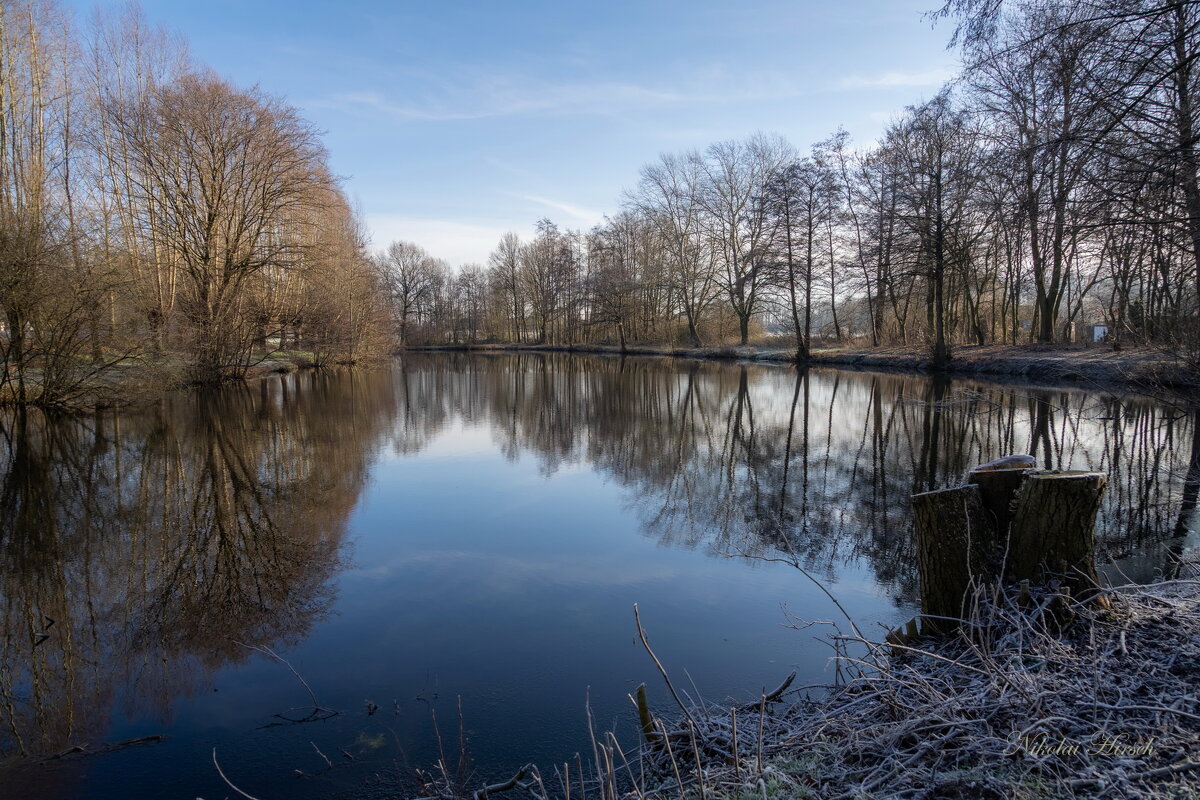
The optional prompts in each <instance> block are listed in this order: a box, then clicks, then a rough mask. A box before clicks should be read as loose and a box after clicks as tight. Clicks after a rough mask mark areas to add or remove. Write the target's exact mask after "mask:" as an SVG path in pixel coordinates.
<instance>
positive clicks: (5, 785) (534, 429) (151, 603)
mask: <svg viewBox="0 0 1200 800" xmlns="http://www.w3.org/2000/svg"><path fill="white" fill-rule="evenodd" d="M0 427H2V428H3V439H2V441H0V456H2V457H3V459H4V463H3V466H2V467H0V469H2V470H3V474H2V478H3V486H2V491H3V497H2V498H0V595H2V596H3V600H4V604H3V607H2V608H3V616H2V617H0V624H2V625H3V629H2V631H0V762H3V761H5V760H7V761H8V762H9V763H8V766H7V767H0V796H3V797H5V798H26V797H27V798H35V799H36V800H46V799H47V798H84V799H93V800H100V799H101V798H105V799H106V798H127V797H130V796H138V797H143V796H144V797H179V798H189V799H190V798H195V797H200V798H207V800H216V799H217V798H223V797H227V796H230V795H231V791H230V789H229V787H228V786H226V785H225V784H224V783H223V782H222V781H221V778H220V777H219V775H218V774H217V771H216V768H215V767H214V763H213V752H214V749H215V751H216V753H217V756H218V759H219V763H220V766H221V768H222V770H224V772H225V774H226V775H228V776H229V778H230V779H231V780H233V781H234V782H235V783H236V784H237V785H238V787H239V788H241V789H242V790H244V791H246V792H248V793H250V794H252V795H254V796H256V797H259V798H262V800H271V799H272V798H284V797H287V798H317V797H321V798H325V797H346V798H351V797H366V798H371V797H389V796H395V795H396V794H398V793H400V792H401V791H402V790H403V789H404V788H405V787H406V786H407V787H409V788H411V783H409V784H405V783H404V781H405V780H406V779H407V777H409V776H411V775H412V774H413V771H414V770H415V769H426V770H430V769H432V768H433V766H434V764H435V763H436V762H437V761H438V759H439V758H444V759H445V763H446V765H447V768H448V769H449V770H450V771H451V772H455V771H457V770H459V769H460V768H462V769H466V770H471V771H473V774H474V775H475V776H476V778H477V779H478V781H482V780H484V779H493V780H494V779H497V778H501V779H502V778H504V777H507V776H508V775H509V774H511V773H512V772H513V771H514V770H515V769H516V768H517V767H518V766H520V765H522V764H524V763H525V762H527V761H533V762H536V763H538V764H540V765H542V767H543V768H544V769H546V770H551V769H552V767H553V765H555V764H560V765H561V764H562V763H564V762H566V761H572V762H574V758H575V756H576V754H577V753H580V754H582V755H583V758H584V760H585V762H586V759H587V758H588V755H589V754H590V753H591V745H590V739H589V736H588V711H589V709H590V713H591V716H592V717H593V718H594V720H595V726H596V728H597V729H598V730H604V729H608V728H612V727H614V726H615V727H616V729H617V731H618V732H619V735H620V736H621V737H622V738H623V740H624V741H625V742H626V743H627V744H632V743H633V742H634V740H635V739H636V736H635V727H634V725H635V723H634V719H635V717H634V714H633V712H632V707H631V703H630V700H629V698H628V695H629V694H630V693H632V692H633V691H634V689H635V687H636V686H637V685H638V684H639V683H642V682H645V683H646V684H647V686H648V688H649V693H650V697H651V701H652V705H653V706H654V707H655V708H656V709H660V710H662V711H664V712H666V713H670V710H671V704H670V698H669V695H668V694H667V692H666V690H665V687H664V686H663V685H662V683H661V681H660V680H659V678H658V675H657V672H656V671H655V668H654V665H653V663H652V662H651V661H650V660H649V658H648V657H647V655H646V653H645V651H644V650H643V648H642V645H641V643H640V642H639V641H638V638H637V630H636V627H635V625H634V617H633V606H634V604H635V603H637V604H638V607H639V611H640V614H641V617H642V620H643V622H644V624H645V627H646V632H647V634H648V635H649V637H650V641H651V643H652V645H653V646H654V648H655V650H656V652H657V654H658V655H659V656H660V658H661V659H662V660H663V662H664V663H665V665H666V667H667V668H668V669H669V670H670V671H671V673H672V675H673V678H674V680H675V682H676V684H677V685H678V686H679V687H680V688H681V689H685V690H686V692H687V693H688V694H689V695H691V696H693V697H700V698H703V699H704V700H706V701H711V702H744V701H747V700H750V699H753V698H756V697H758V695H759V693H760V692H761V691H762V690H763V689H764V688H766V689H768V690H769V689H770V688H772V687H773V686H775V685H776V684H778V683H779V682H780V680H781V679H782V678H784V677H785V676H786V675H787V674H788V673H789V672H791V671H792V670H796V671H797V673H798V676H799V677H798V679H797V684H798V685H799V684H818V683H828V682H831V681H833V680H834V679H835V677H836V676H835V674H834V670H833V669H832V667H831V666H830V663H829V662H830V656H831V654H832V650H831V649H830V646H829V644H828V642H827V640H826V639H825V638H824V637H826V636H827V635H828V633H829V632H830V630H831V629H830V628H829V627H828V626H820V625H818V626H812V627H805V623H806V622H812V621H828V622H835V623H836V622H841V623H842V624H843V625H845V624H846V623H845V619H844V617H843V616H842V612H841V611H840V610H839V609H838V607H837V606H835V605H834V603H832V602H831V601H830V600H829V598H828V597H827V596H826V595H825V593H824V588H827V589H828V590H829V591H830V592H832V593H833V595H834V596H835V597H836V598H837V599H838V601H839V602H840V604H841V606H842V607H844V609H845V612H846V613H847V614H849V615H850V616H851V617H853V618H854V620H855V621H856V622H857V623H858V625H859V626H860V627H861V628H862V629H863V630H864V631H866V632H868V633H875V634H878V635H880V636H882V633H883V631H884V629H885V628H887V627H890V626H895V625H897V624H899V623H902V622H903V621H905V620H907V619H908V618H910V617H911V616H912V615H913V613H914V610H915V604H914V599H915V594H916V586H917V584H916V581H917V576H916V572H915V567H914V563H915V557H914V550H913V543H912V538H911V534H910V519H909V505H908V498H909V496H910V495H911V494H912V493H914V492H920V491H925V490H928V489H933V488H938V487H943V486H947V485H951V484H955V483H957V482H958V481H959V479H960V478H961V477H962V475H963V473H964V472H965V471H966V470H967V468H969V467H971V466H973V465H975V464H977V463H980V462H984V461H988V460H990V459H992V458H994V457H996V456H999V455H1005V454H1009V453H1021V452H1030V453H1033V454H1034V455H1036V456H1037V458H1038V460H1039V463H1040V465H1043V466H1049V467H1054V468H1077V469H1092V470H1103V471H1105V472H1107V473H1109V475H1110V483H1109V489H1108V493H1107V495H1106V498H1105V501H1104V506H1103V510H1102V515H1101V519H1100V521H1099V523H1098V532H1099V537H1100V544H1101V553H1102V558H1103V561H1104V563H1105V564H1106V565H1107V566H1106V568H1105V574H1106V575H1107V576H1108V577H1109V578H1110V579H1113V580H1118V581H1120V582H1126V581H1145V580H1150V579H1153V578H1154V577H1155V575H1156V574H1158V573H1160V572H1161V571H1162V570H1163V569H1164V567H1165V566H1166V565H1167V564H1168V563H1169V562H1170V560H1171V558H1172V557H1173V556H1177V555H1178V554H1180V553H1182V552H1183V551H1184V550H1186V549H1188V548H1190V547H1191V546H1193V544H1194V539H1195V533H1194V532H1193V528H1194V527H1195V523H1194V521H1193V519H1192V515H1193V509H1194V507H1195V502H1196V494H1195V488H1196V478H1197V477H1198V476H1197V470H1200V430H1198V428H1197V413H1196V412H1195V411H1194V410H1189V409H1186V408H1182V407H1179V406H1176V405H1173V404H1171V403H1167V402H1165V401H1161V400H1153V399H1150V398H1146V397H1140V396H1135V395H1122V394H1114V393H1109V392H1103V391H1086V390H1082V389H1045V388H1031V387H1026V386H1016V385H1001V384H985V383H979V382H974V381H953V382H950V381H946V380H941V379H932V378H929V377H925V376H906V375H894V374H878V373H860V372H848V371H835V370H823V369H813V370H809V371H807V372H798V371H796V370H794V369H792V368H790V367H787V366H768V365H754V364H739V363H728V362H727V363H716V362H700V361H673V360H667V359H654V358H624V359H622V358H619V357H615V356H614V357H606V356H572V355H566V354H539V353H521V354H506V355H500V354H486V355H468V354H427V355H411V356H406V357H404V358H403V359H402V360H399V361H397V362H396V363H395V364H394V365H393V366H391V367H390V368H388V369H379V370H373V371H353V372H350V371H348V372H345V373H341V374H328V373H326V374H316V373H302V374H294V375H288V376H281V377H276V378H271V379H267V380H264V381H261V382H257V383H252V384H248V385H238V386H230V387H228V388H224V389H221V390H219V391H213V392H209V393H199V392H196V393H182V394H178V395H173V396H171V397H169V398H167V399H165V400H163V401H161V402H160V403H158V404H156V405H154V406H153V407H150V408H141V409H138V410H123V411H103V412H97V413H96V414H94V415H90V416H64V417H54V416H46V415H43V414H40V413H33V412H30V413H28V414H26V415H16V414H12V413H10V414H8V415H7V416H4V417H3V418H2V419H0ZM1189 466H1190V467H1191V469H1192V480H1191V481H1190V482H1189V481H1188V480H1186V477H1187V474H1188V469H1189ZM792 560H794V561H795V562H797V563H798V564H799V566H801V567H803V568H804V569H803V571H802V570H798V569H796V568H795V567H794V566H792V565H791V564H789V563H787V562H788V561H792ZM822 587H824V588H822ZM317 706H319V707H320V709H326V710H321V711H316V710H315V707H317ZM334 712H337V713H336V714H334ZM306 718H311V719H309V720H308V721H304V722H294V721H293V720H304V719H306ZM142 737H161V738H151V739H148V740H146V741H141V742H140V743H139V742H135V743H132V744H122V743H128V742H130V740H139V739H142ZM113 745H121V746H115V747H114V746H113ZM77 747H83V748H84V750H83V752H79V751H74V752H72V750H73V749H74V748H77ZM55 756H60V757H55ZM464 756H465V757H464ZM326 757H327V758H328V760H329V763H331V764H332V768H330V766H329V763H327V762H326V760H325V759H326ZM14 762H15V763H16V766H13V763H14ZM460 762H462V763H461V767H460Z"/></svg>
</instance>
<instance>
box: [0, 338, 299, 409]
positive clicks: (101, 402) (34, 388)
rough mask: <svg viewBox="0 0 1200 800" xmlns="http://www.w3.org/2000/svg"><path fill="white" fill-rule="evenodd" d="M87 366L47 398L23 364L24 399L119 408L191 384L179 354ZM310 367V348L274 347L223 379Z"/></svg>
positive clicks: (6, 395)
mask: <svg viewBox="0 0 1200 800" xmlns="http://www.w3.org/2000/svg"><path fill="white" fill-rule="evenodd" d="M87 369H90V367H81V372H82V373H83V374H82V375H81V376H80V377H79V378H77V379H76V380H75V381H73V382H70V386H69V388H67V389H65V390H64V391H62V392H61V394H60V395H58V396H56V397H55V399H54V400H53V401H52V402H40V401H39V396H40V394H41V387H40V385H39V381H38V378H39V373H38V371H37V370H29V371H28V372H27V374H26V386H25V390H26V397H27V398H29V405H31V406H37V407H45V408H52V409H57V410H62V411H69V412H89V411H95V410H96V409H103V408H118V407H120V408H123V407H128V406H138V405H144V404H146V403H150V402H153V401H155V400H158V399H159V398H161V397H163V396H164V395H166V394H168V393H170V392H175V391H180V390H183V389H186V388H188V387H189V386H193V385H196V384H193V383H191V382H189V380H188V378H187V362H186V361H185V360H184V359H183V358H182V357H179V356H172V355H166V356H163V357H159V358H150V357H145V356H131V357H126V358H117V359H113V361H112V362H110V363H107V364H105V365H103V367H101V368H98V369H97V370H96V372H95V374H91V375H88V374H86V370H87ZM312 369H320V366H319V365H318V364H317V363H316V362H315V361H314V359H313V354H312V353H309V352H306V351H301V350H288V351H275V352H273V353H269V354H263V355H260V356H259V357H257V358H255V359H254V360H253V363H252V364H251V365H250V366H249V367H247V368H246V370H245V373H244V374H243V375H242V376H241V377H238V378H231V379H230V380H229V382H231V383H234V382H251V381H256V380H261V379H263V378H266V377H269V376H272V375H286V374H288V373H291V372H298V371H302V370H312ZM15 404H16V400H15V387H13V386H12V385H11V384H10V385H8V386H5V387H3V388H2V389H0V405H15Z"/></svg>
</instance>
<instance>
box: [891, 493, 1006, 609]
mask: <svg viewBox="0 0 1200 800" xmlns="http://www.w3.org/2000/svg"><path fill="white" fill-rule="evenodd" d="M912 503H913V521H914V525H915V526H916V531H917V560H918V567H919V569H920V577H921V610H922V611H923V613H924V617H923V622H924V626H925V628H927V629H930V630H932V631H934V632H944V631H947V630H950V629H953V628H954V627H955V626H956V625H957V623H956V622H954V620H958V619H961V618H962V617H963V616H964V611H965V609H964V607H963V603H964V602H965V600H966V599H967V598H968V597H969V596H970V595H971V593H972V591H973V589H974V587H975V586H978V585H980V584H981V583H990V582H991V581H992V580H994V578H995V571H996V569H995V564H996V557H995V550H996V528H995V524H994V522H993V520H992V515H991V514H989V513H988V511H987V510H986V509H985V508H984V505H983V500H982V498H981V495H980V492H979V487H978V486H974V485H971V486H959V487H958V488H956V489H941V490H938V491H936V492H925V493H923V494H916V495H913V498H912ZM943 618H946V619H943Z"/></svg>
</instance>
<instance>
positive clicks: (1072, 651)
mask: <svg viewBox="0 0 1200 800" xmlns="http://www.w3.org/2000/svg"><path fill="white" fill-rule="evenodd" d="M1108 594H1109V596H1110V597H1111V598H1112V607H1111V608H1110V609H1107V610H1099V609H1095V608H1093V607H1084V606H1081V605H1076V604H1072V605H1071V606H1070V607H1071V609H1072V611H1073V620H1072V622H1071V623H1070V624H1069V625H1067V626H1066V627H1065V629H1062V630H1060V629H1059V628H1060V626H1059V625H1058V624H1057V623H1056V622H1055V619H1061V618H1062V617H1061V614H1062V611H1061V609H1062V608H1063V607H1064V598H1063V597H1062V596H1060V595H1054V594H1052V593H1048V592H1047V593H1043V594H1041V595H1040V602H1038V601H1037V600H1035V601H1033V602H1027V601H1019V600H1018V596H1017V594H1016V593H1015V592H1014V593H996V594H994V595H993V596H991V597H988V598H986V599H984V600H982V601H980V602H979V603H978V605H977V608H976V613H975V614H974V615H973V619H972V621H971V622H970V623H968V624H966V625H964V627H963V629H962V632H961V633H960V634H959V635H957V636H954V637H951V638H946V639H940V640H928V641H915V642H910V643H908V644H905V645H900V646H894V645H888V644H882V643H877V642H871V641H867V640H866V639H864V638H862V637H861V636H859V635H857V634H856V635H844V634H842V633H840V632H839V633H836V634H835V635H833V636H832V637H831V640H832V642H833V644H834V646H835V649H836V652H837V661H838V666H839V668H840V669H841V671H842V672H845V673H848V674H849V678H848V679H847V680H846V681H844V682H842V683H840V684H839V685H834V686H819V687H806V688H804V689H798V690H793V691H791V692H788V693H787V694H789V695H791V699H790V701H783V700H780V699H778V698H762V699H760V701H759V702H758V703H752V704H750V705H748V706H743V707H741V708H729V707H715V706H711V705H692V706H690V707H689V708H687V709H681V713H680V714H679V715H678V716H677V717H676V718H675V719H674V720H665V719H661V718H659V719H655V720H654V723H653V724H654V731H653V733H652V734H650V735H649V736H648V737H646V738H647V739H648V741H643V742H641V743H640V744H639V743H637V742H625V743H619V742H618V741H617V738H616V737H615V736H614V735H613V734H611V733H608V734H604V735H600V736H597V735H593V737H592V742H593V747H592V753H591V754H590V755H591V758H590V764H587V763H583V762H577V763H576V764H563V765H559V766H558V767H557V768H555V769H554V770H553V777H552V778H551V777H550V774H549V773H547V775H546V780H543V775H542V773H541V772H539V771H538V770H537V769H536V768H535V767H533V766H527V767H526V768H524V769H523V770H522V771H521V773H519V774H518V775H517V776H514V779H513V780H511V781H506V782H504V783H503V784H496V785H493V786H491V787H487V788H486V789H480V790H476V791H474V792H466V791H463V790H462V787H455V786H454V785H453V784H452V782H450V781H448V780H431V781H430V782H429V784H428V786H427V791H428V794H429V796H430V797H431V798H438V799H439V800H450V798H458V797H463V796H467V795H474V800H482V798H483V797H484V796H486V795H488V794H497V793H499V792H501V791H509V790H521V791H524V792H527V793H529V794H531V795H533V796H534V797H536V798H538V800H550V798H551V797H555V798H572V797H573V798H576V800H587V798H592V799H593V800H626V799H627V798H628V799H630V800H632V799H634V798H639V799H640V798H658V797H661V798H676V799H677V800H782V798H805V797H815V798H838V799H839V800H850V799H851V798H894V799H896V800H899V799H900V798H925V799H927V800H932V799H933V798H941V799H944V800H951V799H952V798H963V799H964V800H966V799H967V798H972V799H974V798H985V799H986V798H997V799H999V798H1028V799H1029V800H1033V799H1034V798H1081V797H1088V798H1150V797H1154V798H1195V797H1198V796H1200V698H1198V697H1197V691H1196V689H1197V686H1198V685H1200V613H1198V612H1200V581H1197V580H1179V581H1170V582H1163V583H1159V584H1156V585H1153V586H1127V587H1121V588H1120V589H1115V590H1110V591H1109V592H1108ZM1035 597H1037V596H1036V595H1035ZM1051 608H1057V609H1059V611H1058V614H1059V616H1057V617H1055V616H1054V615H1052V614H1051V613H1050V611H1049V610H1048V609H1051ZM668 680H669V679H668ZM631 699H632V698H631ZM639 733H640V732H639Z"/></svg>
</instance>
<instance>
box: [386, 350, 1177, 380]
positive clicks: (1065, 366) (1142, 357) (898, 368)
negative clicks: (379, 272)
mask: <svg viewBox="0 0 1200 800" xmlns="http://www.w3.org/2000/svg"><path fill="white" fill-rule="evenodd" d="M414 352H472V353H521V352H534V353H538V352H541V353H575V354H580V355H588V354H595V355H625V356H657V357H667V358H681V359H700V360H708V361H748V362H756V363H768V364H792V365H796V364H798V362H797V360H796V357H795V353H794V351H793V350H792V349H790V348H783V347H778V346H769V345H749V346H746V347H742V346H718V347H675V346H670V345H630V346H628V347H626V348H625V349H624V350H622V349H621V348H620V347H619V346H617V345H608V344H581V345H552V344H545V345H540V344H491V343H488V344H446V345H415V346H411V347H407V348H403V349H400V350H398V351H397V355H403V354H404V353H414ZM808 366H818V367H834V368H839V369H859V370H871V371H888V372H902V373H909V374H920V375H945V376H948V377H975V378H980V379H986V380H996V379H1005V378H1007V379H1017V380H1023V381H1030V382H1035V383H1044V384H1051V385H1063V384H1066V385H1072V386H1080V387H1092V388H1105V387H1107V388H1122V387H1127V388H1134V389H1138V390H1141V391H1148V390H1149V391H1155V390H1157V391H1162V390H1167V391H1176V392H1177V391H1185V390H1190V389H1196V388H1200V376H1198V375H1191V374H1189V373H1188V372H1187V371H1186V370H1184V369H1183V368H1181V367H1180V365H1179V362H1178V360H1177V359H1175V358H1173V357H1171V356H1170V355H1169V354H1167V353H1165V352H1163V351H1161V350H1154V349H1151V348H1128V349H1125V350H1121V351H1113V350H1112V349H1111V348H1109V347H1105V346H1102V345H1095V346H1091V347H1082V346H1078V345H1075V346H1063V345H1032V344H1031V345H985V346H969V347H967V346H963V347H959V348H956V349H955V350H954V351H953V357H952V359H951V361H950V364H949V365H948V366H947V367H946V368H944V369H941V370H935V369H933V366H932V359H931V357H930V356H929V354H928V353H927V352H925V351H924V350H922V349H919V348H912V347H900V346H896V347H874V348H872V347H862V348H856V347H818V348H814V350H813V353H812V354H811V356H810V357H809V359H808Z"/></svg>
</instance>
